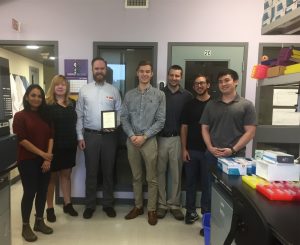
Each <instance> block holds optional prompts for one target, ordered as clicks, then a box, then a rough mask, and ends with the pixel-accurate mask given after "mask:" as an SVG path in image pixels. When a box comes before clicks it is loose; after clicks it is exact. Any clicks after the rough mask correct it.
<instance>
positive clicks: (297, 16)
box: [261, 8, 300, 35]
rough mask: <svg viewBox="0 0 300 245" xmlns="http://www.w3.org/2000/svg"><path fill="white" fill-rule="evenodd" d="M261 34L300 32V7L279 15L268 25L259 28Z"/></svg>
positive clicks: (294, 33) (293, 33)
mask: <svg viewBox="0 0 300 245" xmlns="http://www.w3.org/2000/svg"><path fill="white" fill-rule="evenodd" d="M261 34H262V35H274V34H279V35H280V34H285V35H297V34H300V8H297V9H295V10H293V11H291V12H290V13H288V14H286V15H284V16H282V17H280V18H279V19H278V20H275V21H274V22H271V23H270V24H269V25H266V26H263V27H262V28H261Z"/></svg>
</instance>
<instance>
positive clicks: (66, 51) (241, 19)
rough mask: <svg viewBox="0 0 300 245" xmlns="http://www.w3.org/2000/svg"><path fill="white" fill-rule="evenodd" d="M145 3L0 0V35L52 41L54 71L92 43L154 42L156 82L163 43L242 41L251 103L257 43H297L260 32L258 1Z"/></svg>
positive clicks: (87, 54)
mask: <svg viewBox="0 0 300 245" xmlns="http://www.w3.org/2000/svg"><path fill="white" fill-rule="evenodd" d="M149 2H150V4H149V9H147V10H144V9H140V10H137V9H125V8H124V1H123V0H84V1H83V0H51V1H48V0H47V1H46V0H2V1H1V2H0V39H3V40H50V41H51V40H54V41H56V40H58V41H59V71H60V73H63V72H64V68H63V60H64V59H69V58H76V59H86V58H88V59H89V60H90V59H91V58H92V56H93V46H92V42H93V41H116V42H117V41H135V42H142V41H145V42H158V44H159V45H158V71H157V72H158V73H157V75H158V76H157V78H158V80H165V74H166V70H167V45H168V42H248V43H249V53H248V67H247V83H246V97H247V98H249V99H250V100H252V101H254V98H255V86H256V81H255V80H253V79H251V78H250V74H251V70H252V66H253V65H254V64H256V63H257V60H258V45H259V42H279V43H281V42H285V43H288V42H291V43H292V42H300V38H299V37H298V36H281V35H277V36H272V35H271V36H262V35H261V34H260V32H261V17H262V13H263V1H261V0H243V1H239V0H222V1H209V0H206V1H204V0H184V1H183V0H150V1H149ZM12 18H15V19H17V20H18V21H20V22H22V31H21V32H20V33H18V32H16V31H14V30H13V29H12V28H11V19H12ZM90 75H91V74H90ZM90 77H91V76H90Z"/></svg>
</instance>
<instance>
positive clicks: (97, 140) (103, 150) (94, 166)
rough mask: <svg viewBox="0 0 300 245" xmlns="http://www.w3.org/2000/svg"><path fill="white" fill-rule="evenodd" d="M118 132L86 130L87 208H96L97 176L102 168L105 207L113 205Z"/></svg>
mask: <svg viewBox="0 0 300 245" xmlns="http://www.w3.org/2000/svg"><path fill="white" fill-rule="evenodd" d="M117 139H118V138H117V132H111V133H107V134H102V135H100V134H96V133H90V132H85V133H84V140H85V144H86V148H85V149H84V156H85V168H86V178H85V194H86V200H85V205H86V207H87V208H92V209H95V208H96V198H97V176H98V171H99V169H100V168H101V171H102V174H103V199H102V205H103V207H112V206H113V204H114V196H113V193H114V167H115V158H116V150H117Z"/></svg>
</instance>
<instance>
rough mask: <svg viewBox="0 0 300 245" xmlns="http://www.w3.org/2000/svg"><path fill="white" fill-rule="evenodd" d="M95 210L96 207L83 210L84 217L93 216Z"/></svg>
mask: <svg viewBox="0 0 300 245" xmlns="http://www.w3.org/2000/svg"><path fill="white" fill-rule="evenodd" d="M94 212H95V209H92V208H86V209H85V210H84V212H83V218H85V219H90V218H92V216H93V213H94Z"/></svg>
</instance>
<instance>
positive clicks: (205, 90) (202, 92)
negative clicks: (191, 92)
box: [196, 89, 208, 96]
mask: <svg viewBox="0 0 300 245" xmlns="http://www.w3.org/2000/svg"><path fill="white" fill-rule="evenodd" d="M207 91H208V89H203V90H202V91H196V94H197V95H199V96H202V95H204V94H206V93H207Z"/></svg>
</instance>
